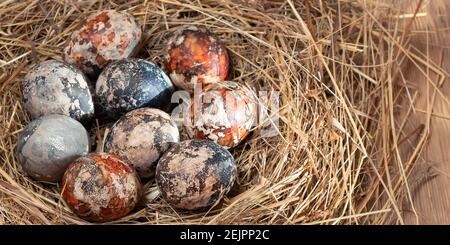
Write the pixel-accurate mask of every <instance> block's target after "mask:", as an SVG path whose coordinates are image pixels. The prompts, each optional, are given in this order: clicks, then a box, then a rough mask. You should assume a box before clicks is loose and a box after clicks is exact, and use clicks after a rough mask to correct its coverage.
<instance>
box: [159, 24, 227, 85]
mask: <svg viewBox="0 0 450 245" xmlns="http://www.w3.org/2000/svg"><path fill="white" fill-rule="evenodd" d="M164 65H165V67H166V69H167V71H168V73H169V76H170V78H171V79H172V82H173V83H174V84H175V86H177V87H178V88H179V89H184V90H187V91H190V92H192V91H193V90H194V86H195V85H196V84H200V85H205V84H208V83H218V82H221V81H224V80H225V79H226V78H227V76H228V70H229V66H230V65H229V57H228V53H227V50H226V48H225V46H224V45H223V44H222V43H221V42H220V41H219V40H218V38H217V37H216V36H215V35H213V34H212V33H211V32H209V31H208V30H206V29H204V28H200V27H196V26H185V27H182V28H181V29H179V30H178V31H176V32H175V33H174V34H173V35H172V37H171V38H170V39H169V41H168V44H167V53H166V55H165V60H164Z"/></svg>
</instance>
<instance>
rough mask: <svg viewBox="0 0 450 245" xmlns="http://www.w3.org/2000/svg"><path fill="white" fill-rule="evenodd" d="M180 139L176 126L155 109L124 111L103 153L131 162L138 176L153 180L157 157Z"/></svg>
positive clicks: (163, 113) (109, 135)
mask: <svg viewBox="0 0 450 245" xmlns="http://www.w3.org/2000/svg"><path fill="white" fill-rule="evenodd" d="M179 140H180V135H179V132H178V128H177V125H176V124H175V122H173V121H172V119H171V118H170V115H169V114H167V113H166V112H164V111H161V110H159V109H152V108H141V109H136V110H134V111H131V112H128V113H127V114H125V115H124V116H123V117H121V118H120V119H119V120H118V121H117V122H116V123H115V124H114V125H113V126H112V128H111V130H110V132H109V134H108V136H107V137H106V140H105V152H108V153H113V154H116V155H118V156H120V157H122V158H123V159H125V160H127V161H128V162H129V163H131V164H132V165H133V166H134V168H135V169H136V171H137V172H138V174H139V175H140V177H142V178H147V177H153V176H154V174H155V169H156V164H157V162H158V160H159V158H160V157H161V155H162V154H163V153H164V152H165V151H167V149H169V147H170V146H171V145H172V144H173V143H177V142H179Z"/></svg>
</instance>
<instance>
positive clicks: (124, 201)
mask: <svg viewBox="0 0 450 245" xmlns="http://www.w3.org/2000/svg"><path fill="white" fill-rule="evenodd" d="M61 186H62V197H63V198H64V201H65V202H66V203H67V205H68V206H69V207H70V209H71V210H72V211H73V212H74V213H75V214H76V215H78V216H79V217H80V218H82V219H85V220H88V221H91V222H107V221H112V220H116V219H119V218H121V217H123V216H125V215H127V214H128V213H129V212H130V211H131V210H133V208H134V207H135V206H136V204H137V202H138V201H139V199H140V196H141V183H140V180H139V177H138V176H137V174H136V172H135V171H134V169H133V167H131V166H130V165H129V164H128V163H126V162H124V161H122V160H121V159H120V158H119V157H117V156H114V155H109V154H105V153H90V154H88V155H86V156H83V157H80V158H78V159H77V160H76V161H75V162H74V163H73V164H71V165H70V166H69V167H68V169H67V171H66V172H65V174H64V177H63V180H62V183H61Z"/></svg>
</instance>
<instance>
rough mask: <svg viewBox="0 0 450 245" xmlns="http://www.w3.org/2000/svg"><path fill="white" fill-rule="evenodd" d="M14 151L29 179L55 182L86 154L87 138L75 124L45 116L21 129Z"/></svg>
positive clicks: (77, 124)
mask: <svg viewBox="0 0 450 245" xmlns="http://www.w3.org/2000/svg"><path fill="white" fill-rule="evenodd" d="M16 150H17V158H18V160H19V163H20V164H21V165H22V168H23V170H24V171H25V172H26V173H28V174H29V175H30V176H31V177H33V178H34V179H36V180H42V181H50V182H56V181H59V180H60V179H61V177H62V176H63V174H64V171H65V170H66V168H67V166H68V165H69V164H70V163H71V162H73V161H74V160H75V159H76V158H78V157H80V156H82V155H85V154H87V153H88V152H89V137H88V133H87V132H86V130H85V129H84V127H83V125H81V124H80V123H79V122H78V121H76V120H74V119H72V118H70V117H67V116H63V115H47V116H43V117H40V118H38V119H36V120H34V121H32V122H31V123H30V124H28V125H27V126H26V127H25V128H24V129H23V131H22V133H21V135H20V137H19V141H18V143H17V149H16Z"/></svg>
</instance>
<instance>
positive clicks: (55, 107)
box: [22, 60, 94, 122]
mask: <svg viewBox="0 0 450 245" xmlns="http://www.w3.org/2000/svg"><path fill="white" fill-rule="evenodd" d="M22 87H23V90H22V94H23V101H24V104H25V108H26V110H27V111H28V113H29V115H30V116H31V118H32V119H35V118H38V117H40V116H44V115H49V114H61V115H66V116H70V117H72V118H74V119H76V120H78V121H81V122H87V121H88V120H90V119H91V118H92V116H93V115H94V103H93V100H92V96H91V92H90V91H89V87H88V83H87V81H86V78H85V76H84V75H83V74H82V73H81V71H79V70H78V69H77V68H76V67H74V66H72V65H70V64H67V63H64V62H61V61H58V60H47V61H44V62H42V63H40V64H37V65H35V66H34V67H32V68H31V70H30V71H29V72H28V73H27V75H26V76H25V78H24V80H23V82H22Z"/></svg>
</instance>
